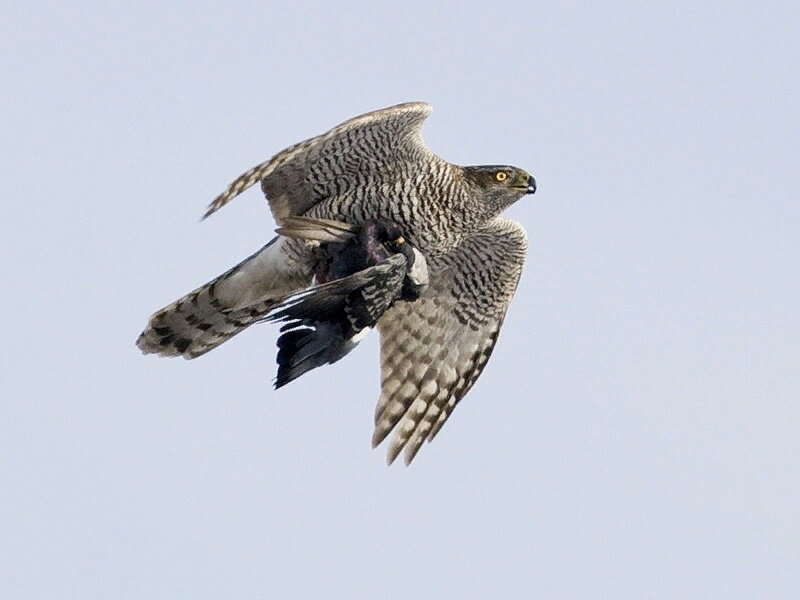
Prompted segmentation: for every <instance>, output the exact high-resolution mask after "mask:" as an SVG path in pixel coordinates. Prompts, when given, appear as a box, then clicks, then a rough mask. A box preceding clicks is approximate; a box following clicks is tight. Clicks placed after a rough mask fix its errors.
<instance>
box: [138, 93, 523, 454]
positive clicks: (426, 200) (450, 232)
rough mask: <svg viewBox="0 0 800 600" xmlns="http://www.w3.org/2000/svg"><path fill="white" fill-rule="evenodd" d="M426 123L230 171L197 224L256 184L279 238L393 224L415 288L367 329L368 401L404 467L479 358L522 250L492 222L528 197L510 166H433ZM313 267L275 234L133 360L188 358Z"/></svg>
mask: <svg viewBox="0 0 800 600" xmlns="http://www.w3.org/2000/svg"><path fill="white" fill-rule="evenodd" d="M430 112H431V107H430V105H428V104H425V103H422V102H412V103H406V104H399V105H396V106H392V107H389V108H385V109H382V110H378V111H374V112H371V113H367V114H365V115H361V116H359V117H355V118H353V119H350V120H348V121H345V122H344V123H342V124H341V125H338V126H336V127H334V128H333V129H331V130H330V131H328V132H327V133H324V134H322V135H319V136H317V137H313V138H310V139H308V140H306V141H303V142H300V143H298V144H295V145H293V146H290V147H289V148H287V149H286V150H283V151H282V152H279V153H278V154H276V155H275V156H273V157H272V158H271V159H269V160H268V161H266V162H264V163H261V164H259V165H256V166H255V167H253V168H252V169H250V170H248V171H247V172H245V173H243V174H242V175H241V176H239V177H238V178H236V179H235V180H234V181H233V182H232V183H231V184H230V185H229V186H228V188H227V189H226V190H225V191H224V192H223V193H222V194H220V195H219V196H218V197H217V198H216V199H215V200H214V201H213V202H212V203H211V204H210V205H209V207H208V210H207V211H206V213H205V216H206V217H207V216H209V215H211V214H213V213H214V212H216V211H217V210H219V209H220V208H222V207H223V206H224V205H225V204H227V203H228V202H230V201H231V200H232V199H233V198H235V197H236V196H238V195H239V194H240V193H242V192H243V191H244V190H246V189H248V188H249V187H251V186H253V185H255V184H257V183H258V184H260V186H261V189H262V191H263V192H264V194H265V196H266V199H267V203H268V205H269V208H270V210H271V211H272V215H273V217H274V219H275V221H276V223H277V224H278V226H279V227H280V226H283V224H284V223H286V222H287V220H289V219H291V218H292V217H297V216H304V217H308V218H313V219H328V220H334V221H340V222H345V223H350V224H352V225H359V224H361V223H364V222H365V221H367V220H368V219H376V220H381V221H385V222H393V223H396V224H397V225H398V226H399V227H400V229H401V230H402V231H403V233H404V237H405V239H406V240H407V241H408V242H409V243H410V244H411V245H412V246H413V247H414V248H416V249H417V250H418V251H419V252H421V253H422V255H424V256H425V258H426V259H427V265H428V273H429V278H430V283H429V285H428V287H427V288H426V289H425V291H423V292H422V293H421V295H420V298H419V299H418V300H416V301H414V302H397V303H395V304H394V306H392V308H390V309H389V310H387V311H386V312H385V313H384V314H383V316H382V317H380V318H379V319H378V322H377V328H378V332H379V334H380V343H381V393H380V398H379V400H378V405H377V408H376V412H375V429H374V432H373V437H372V443H373V446H376V445H378V444H380V443H381V442H382V441H383V440H384V439H385V438H386V437H387V436H388V435H389V434H390V433H391V432H394V434H393V436H392V439H391V442H390V444H389V447H388V451H387V459H388V461H389V462H392V461H394V459H395V458H396V457H397V456H398V455H399V454H400V453H401V452H403V453H404V458H405V461H406V464H408V463H409V462H410V461H411V460H412V459H413V458H414V457H415V456H416V454H417V452H418V451H419V449H420V447H421V446H422V444H423V442H425V441H426V440H427V441H431V440H432V439H433V438H434V437H435V436H436V434H437V433H438V432H439V430H440V429H441V427H442V425H444V423H445V421H446V420H447V419H448V417H449V416H450V415H451V414H452V412H453V409H454V408H455V406H456V404H458V402H459V401H460V400H461V399H462V398H463V397H464V395H465V394H466V393H467V392H468V391H469V389H470V388H471V387H472V385H473V384H474V383H475V380H476V379H477V378H478V376H479V375H480V373H481V371H482V370H483V368H484V366H485V365H486V362H487V361H488V360H489V355H490V354H491V352H492V349H493V348H494V345H495V342H496V341H497V336H498V333H499V331H500V327H501V325H502V323H503V319H504V318H505V314H506V310H507V308H508V306H509V304H510V302H511V299H512V298H513V296H514V293H515V291H516V288H517V283H518V281H519V277H520V274H521V272H522V267H523V263H524V260H525V255H526V252H527V236H526V234H525V231H524V229H523V228H522V227H521V226H520V225H519V224H518V223H516V222H514V221H510V220H508V219H505V218H503V217H501V216H500V215H501V213H502V212H503V211H504V210H505V209H506V208H508V207H509V206H510V205H511V204H513V203H515V202H516V201H517V200H519V199H520V198H522V197H523V196H525V195H526V194H532V193H534V192H535V191H536V181H535V180H534V178H533V177H532V176H531V175H529V174H528V173H527V172H526V171H524V170H522V169H520V168H518V167H513V166H506V165H484V166H459V165H455V164H452V163H449V162H447V161H445V160H443V159H442V158H439V157H438V156H436V155H435V154H434V153H433V152H431V151H430V150H429V149H428V147H427V146H426V145H425V143H424V142H423V141H422V136H421V134H420V130H421V127H422V123H423V122H424V121H425V119H426V118H427V117H428V115H429V114H430ZM315 268H316V257H315V249H314V248H313V247H311V246H310V245H309V244H308V242H307V241H304V240H299V239H296V238H293V237H290V236H284V235H278V236H277V237H276V238H274V239H272V240H271V241H270V242H269V243H268V244H267V245H266V246H264V247H263V248H261V249H260V250H258V251H257V252H255V253H254V254H253V255H252V256H250V257H249V258H246V259H245V260H244V261H242V262H241V263H239V264H238V265H236V266H235V267H233V268H232V269H230V270H229V271H227V272H226V273H223V274H222V275H220V276H219V277H217V278H215V279H213V280H211V281H210V282H208V283H207V284H205V285H203V286H201V287H199V288H197V289H196V290H194V291H192V292H190V293H189V294H187V295H185V296H183V297H182V298H180V299H178V300H177V301H175V302H173V303H172V304H169V305H168V306H166V307H164V308H162V309H161V310H159V311H157V312H156V313H155V314H153V315H152V316H151V317H150V321H149V323H148V325H147V327H146V328H145V330H144V331H143V332H142V334H141V335H140V336H139V339H138V341H137V345H138V346H139V348H140V349H141V350H142V352H144V353H146V354H149V353H155V354H159V355H162V356H183V357H184V358H196V357H198V356H200V355H202V354H205V353H206V352H208V351H209V350H212V349H213V348H216V347H217V346H219V345H220V344H221V343H223V342H225V341H226V340H228V339H230V338H231V337H233V336H234V335H236V334H237V333H239V332H240V331H242V330H243V329H245V328H246V327H248V326H250V325H251V324H253V323H255V322H258V321H259V320H262V319H263V318H264V317H265V316H266V315H267V314H268V313H269V311H270V310H271V309H272V308H274V307H276V306H277V305H278V304H280V303H281V302H282V301H284V300H285V299H286V298H288V297H289V296H291V295H292V294H296V293H297V292H300V291H302V290H304V289H305V288H307V287H308V286H309V285H310V284H311V283H312V280H313V278H314V271H315Z"/></svg>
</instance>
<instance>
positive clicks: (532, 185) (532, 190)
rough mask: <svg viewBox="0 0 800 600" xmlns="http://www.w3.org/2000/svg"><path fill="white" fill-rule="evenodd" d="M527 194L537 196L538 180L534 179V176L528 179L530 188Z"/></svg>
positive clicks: (526, 191)
mask: <svg viewBox="0 0 800 600" xmlns="http://www.w3.org/2000/svg"><path fill="white" fill-rule="evenodd" d="M525 193H526V194H535V193H536V180H535V179H534V178H533V175H531V176H530V177H528V187H527V189H526V190H525Z"/></svg>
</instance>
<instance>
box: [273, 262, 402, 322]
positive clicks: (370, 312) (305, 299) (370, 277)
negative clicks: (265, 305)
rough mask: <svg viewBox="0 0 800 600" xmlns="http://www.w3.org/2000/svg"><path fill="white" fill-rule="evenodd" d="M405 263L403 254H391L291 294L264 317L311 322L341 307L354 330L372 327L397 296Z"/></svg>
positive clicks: (277, 320) (274, 319)
mask: <svg viewBox="0 0 800 600" xmlns="http://www.w3.org/2000/svg"><path fill="white" fill-rule="evenodd" d="M406 265H407V261H406V258H405V256H403V255H402V254H393V255H392V256H390V257H389V258H387V259H386V260H384V261H382V262H380V263H378V264H377V265H374V266H372V267H368V268H366V269H363V270H361V271H358V272H356V273H353V274H352V275H348V276H347V277H343V278H341V279H335V280H333V281H329V282H327V283H323V284H321V285H317V286H313V287H311V288H309V289H307V290H305V291H303V292H300V293H299V294H295V295H293V296H290V297H289V298H287V299H285V300H284V301H283V302H281V303H280V304H279V305H277V306H275V307H273V308H272V309H271V310H270V312H269V314H268V315H266V316H265V318H264V320H265V321H270V322H284V323H297V324H301V323H302V324H307V325H312V324H313V323H314V322H315V321H317V320H320V319H324V318H326V317H327V316H329V315H331V314H332V313H334V312H336V311H339V310H343V311H344V312H345V314H346V315H347V317H348V319H349V320H350V322H351V323H352V324H353V326H354V328H355V329H356V330H360V329H364V328H365V327H372V326H374V325H375V322H376V321H377V320H378V318H380V316H381V315H382V314H383V313H384V312H386V310H387V309H388V308H389V307H390V306H391V305H392V303H393V302H394V301H395V300H396V299H397V298H398V296H399V295H400V290H401V288H402V285H403V279H404V277H405V275H406Z"/></svg>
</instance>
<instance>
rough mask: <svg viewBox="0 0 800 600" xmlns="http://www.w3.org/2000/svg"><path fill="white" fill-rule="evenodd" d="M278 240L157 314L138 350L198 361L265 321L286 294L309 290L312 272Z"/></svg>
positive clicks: (138, 340)
mask: <svg viewBox="0 0 800 600" xmlns="http://www.w3.org/2000/svg"><path fill="white" fill-rule="evenodd" d="M278 239H280V240H285V238H276V240H278ZM276 240H272V242H270V243H269V244H267V245H266V246H265V247H264V248H262V249H261V250H259V251H258V252H257V253H255V254H254V255H253V256H251V257H250V258H247V259H246V260H244V261H243V262H241V263H240V264H238V265H237V266H235V267H234V268H233V269H231V270H230V271H228V272H227V273H224V274H222V275H220V276H219V277H217V278H216V279H214V280H212V281H209V282H208V283H207V284H205V285H203V286H201V287H199V288H197V289H196V290H194V291H192V292H190V293H188V294H186V295H185V296H184V297H183V298H180V299H179V300H176V301H175V302H173V303H172V304H170V305H168V306H165V307H164V308H162V309H161V310H159V311H158V312H156V313H155V314H153V316H151V317H150V321H149V322H148V324H147V327H146V328H145V330H144V331H143V332H142V333H141V335H140V336H139V339H137V340H136V345H137V346H138V347H139V349H140V350H141V351H142V352H143V353H144V354H159V355H161V356H183V357H184V358H187V359H189V358H196V357H198V356H201V355H202V354H205V353H206V352H208V351H209V350H213V349H214V348H216V347H217V346H219V345H220V344H222V343H223V342H225V341H227V340H229V339H230V338H232V337H233V336H234V335H236V334H237V333H239V332H240V331H242V330H244V329H245V328H247V327H249V326H250V325H252V324H253V323H255V322H256V321H258V320H260V319H262V318H263V317H264V316H265V315H266V314H267V313H268V312H269V310H270V309H271V308H272V307H273V306H275V305H276V304H278V303H279V302H280V301H281V300H282V299H284V298H285V297H286V296H287V295H289V294H291V293H292V292H294V291H296V290H297V289H298V288H303V287H305V286H307V285H308V284H309V283H310V280H311V272H310V269H308V268H307V267H306V266H305V265H304V264H303V263H302V261H292V260H288V258H287V255H286V253H285V252H283V251H282V248H281V246H282V244H281V243H278V244H276V243H274V242H275V241H276Z"/></svg>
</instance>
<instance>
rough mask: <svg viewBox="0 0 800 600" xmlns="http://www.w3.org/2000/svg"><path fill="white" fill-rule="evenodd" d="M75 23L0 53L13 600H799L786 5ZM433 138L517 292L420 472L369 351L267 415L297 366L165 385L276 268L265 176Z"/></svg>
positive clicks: (796, 291) (791, 62)
mask: <svg viewBox="0 0 800 600" xmlns="http://www.w3.org/2000/svg"><path fill="white" fill-rule="evenodd" d="M699 4H700V3H696V2H682V3H674V2H670V3H665V4H662V5H659V4H658V3H635V4H620V3H616V4H615V5H611V4H610V3H586V2H579V3H577V2H576V3H542V4H536V3H523V2H518V3H486V2H482V3H471V4H469V3H463V4H459V5H450V6H448V7H431V6H429V5H428V4H427V3H402V4H401V3H392V4H388V3H387V4H383V3H381V4H378V3H337V5H334V3H314V4H311V3H310V4H305V5H302V4H298V5H296V6H292V7H288V6H287V3H283V2H281V3H269V2H262V3H253V2H248V3H241V4H238V5H236V4H235V3H219V4H216V5H215V4H211V3H144V2H141V3H114V2H112V3H104V5H103V4H101V3H90V2H77V3H55V2H42V3H32V2H15V3H11V5H6V6H5V8H4V9H3V11H2V12H3V14H2V18H0V22H1V23H2V24H1V25H0V28H2V36H0V46H2V47H1V48H0V49H1V50H2V55H3V63H4V66H3V69H2V70H1V71H0V83H2V89H3V93H2V94H0V114H1V115H2V119H1V120H0V127H1V128H2V138H3V140H4V143H3V145H2V147H3V159H2V161H1V162H0V164H1V165H2V166H0V170H1V172H0V185H2V197H3V198H4V202H3V215H4V216H3V219H2V238H3V240H4V244H5V252H4V253H3V254H4V257H3V265H4V267H3V270H4V272H5V281H6V282H7V285H6V290H5V292H4V299H3V306H4V307H5V312H6V334H5V336H4V348H5V349H4V352H3V363H2V368H3V372H4V373H3V380H4V389H5V391H6V393H4V394H3V399H2V413H1V414H0V453H1V454H0V456H1V458H0V505H2V511H1V512H0V518H2V521H3V523H2V536H0V538H2V541H1V542H0V548H2V555H0V596H2V597H3V598H4V599H5V598H8V599H23V598H24V599H31V598H81V599H83V598H119V599H127V598H147V599H161V598H163V599H175V598H321V597H338V598H354V599H358V598H386V599H393V598H458V599H464V598H523V597H524V598H530V597H533V598H547V599H586V598H609V599H612V598H613V599H621V598H631V599H637V600H639V599H642V598H670V599H672V598H698V599H699V598H702V599H706V598H725V599H726V600H727V599H731V598H743V599H744V598H746V599H752V598H771V599H775V598H780V599H783V598H786V599H789V598H796V597H797V590H798V589H800V518H798V506H799V505H800V443H799V442H798V440H799V439H800V408H798V400H799V399H800V360H799V359H800V352H799V351H798V340H799V339H800V317H798V307H800V235H798V230H799V228H800V208H798V189H800V164H799V163H800V152H799V151H798V150H799V149H800V145H799V144H798V142H799V141H800V122H799V118H798V106H799V105H800V93H798V80H800V74H799V73H798V64H800V51H799V50H798V39H800V17H799V16H798V11H797V5H796V3H790V2H786V3H774V4H771V3H754V4H752V5H747V4H744V3H739V2H724V3H723V2H719V3H703V6H699ZM409 100H425V101H428V102H430V103H432V104H433V106H434V109H435V111H434V113H433V115H432V116H431V118H430V119H429V120H428V122H427V123H426V126H425V129H424V134H425V138H426V140H427V142H428V144H429V145H430V146H431V148H432V149H433V150H434V151H435V152H437V153H438V154H440V155H441V156H443V157H445V158H447V159H449V160H452V161H453V162H457V163H461V164H481V163H510V164H515V165H518V166H520V167H523V168H525V169H528V170H529V171H530V172H532V173H533V174H535V176H536V178H537V180H538V182H539V192H538V193H537V194H536V195H535V196H533V197H526V198H525V199H523V200H522V201H521V202H519V203H518V204H517V205H516V206H514V207H513V208H512V209H511V210H510V211H509V213H508V214H509V215H510V216H511V217H513V218H515V219H518V220H519V221H521V222H522V223H523V225H524V226H525V227H526V229H527V230H528V233H529V236H530V239H531V251H530V256H529V261H528V264H527V266H526V270H525V273H524V275H523V279H522V282H521V285H520V288H519V291H518V294H517V297H516V300H515V301H514V304H513V305H512V307H511V310H510V312H509V315H508V319H507V320H506V324H505V327H504V331H503V334H502V335H501V337H500V341H499V344H498V346H497V350H496V351H495V354H494V356H493V358H492V360H491V362H490V363H489V365H488V367H487V369H486V371H485V373H484V375H483V377H482V378H481V379H480V381H479V382H478V384H477V385H476V386H475V388H474V389H473V391H472V392H471V393H470V394H469V395H468V396H467V398H466V400H465V401H464V402H462V403H461V405H460V406H459V408H458V409H457V410H456V412H455V414H454V416H453V418H452V419H451V420H450V422H449V423H448V424H447V426H446V427H445V428H444V429H443V430H442V433H441V434H440V436H439V437H438V438H437V439H436V441H435V443H433V444H431V445H427V446H426V447H424V448H423V449H422V451H421V453H420V455H419V456H418V458H417V460H416V462H415V463H414V464H413V466H412V467H411V468H408V469H406V468H404V467H402V466H401V465H396V466H395V467H393V468H386V466H385V464H384V450H383V449H381V450H378V451H372V450H370V447H369V439H370V435H371V420H372V413H373V408H374V403H375V400H376V398H377V389H378V358H377V338H376V336H372V337H371V338H370V339H368V340H367V341H365V342H364V343H363V344H362V346H361V347H360V348H359V349H358V350H357V351H356V352H355V353H354V354H353V355H351V356H350V357H348V359H347V360H345V361H342V362H341V363H339V364H337V365H335V366H333V367H329V368H326V369H320V370H317V371H316V372H314V373H312V374H310V375H308V376H306V377H304V378H302V379H301V380H300V381H298V382H297V383H294V384H292V385H290V386H288V387H287V388H285V389H284V390H281V391H280V392H279V393H276V392H273V391H272V390H271V387H270V380H271V378H272V377H273V376H274V353H275V350H274V343H275V339H276V331H275V329H274V328H270V327H266V326H264V327H254V328H251V330H249V331H247V332H246V333H244V334H242V335H241V336H239V337H237V338H236V339H235V340H233V341H231V342H229V343H227V344H225V345H224V346H222V347H221V348H219V349H218V350H217V351H215V352H213V353H211V354H209V355H207V356H205V357H203V358H201V359H199V360H196V361H191V362H185V361H182V360H167V359H155V358H152V357H142V356H141V355H140V354H139V352H138V350H137V349H136V348H135V346H134V340H135V339H136V336H137V334H138V333H139V331H140V330H141V328H142V327H143V326H144V324H145V322H146V319H147V317H148V315H149V314H150V313H151V312H152V311H153V310H155V309H157V308H159V307H161V306H162V305H164V304H165V303H167V302H169V301H171V300H173V299H175V298H176V297H178V296H179V295H181V294H183V293H185V292H186V291H188V290H190V289H191V288H193V287H195V286H196V285H198V284H200V283H203V282H205V281H206V280H208V279H209V278H211V277H212V276H214V275H216V274H218V273H220V272H221V271H223V270H224V269H227V268H228V267H229V266H231V265H232V264H234V263H236V262H237V261H238V260H239V259H241V258H243V257H244V256H246V255H247V254H248V253H249V252H251V251H252V250H254V249H256V248H258V247H259V246H260V245H262V244H263V243H264V242H265V241H266V240H267V239H268V238H269V237H270V236H271V232H272V229H273V227H274V223H273V222H272V220H271V217H270V216H269V213H268V211H267V210H266V208H265V205H264V202H263V199H262V198H261V197H260V195H259V193H258V192H257V191H256V190H253V191H250V192H248V193H247V194H245V195H244V196H243V197H242V198H240V199H238V200H237V201H236V202H234V203H233V204H232V205H231V206H229V207H226V208H225V209H224V210H223V211H221V212H220V213H219V214H218V215H215V216H214V217H213V218H212V219H209V220H208V221H207V222H203V223H200V222H198V219H199V216H200V215H201V213H202V211H203V208H204V206H205V205H206V203H207V202H208V201H209V200H211V199H212V198H213V197H214V196H215V195H216V194H217V193H218V192H220V191H221V190H222V189H223V188H224V186H225V185H226V184H227V183H228V182H229V181H230V180H231V179H232V178H234V177H235V176H237V175H238V174H239V173H240V172H242V171H243V170H245V169H247V168H249V167H251V166H252V165H254V164H256V163H258V162H260V161H261V160H264V159H265V158H267V157H268V156H270V155H272V154H273V153H275V152H277V151H278V150H281V149H282V148H284V147H285V146H287V145H289V144H291V143H293V142H296V141H299V140H301V139H303V138H306V137H309V136H312V135H315V134H317V133H321V132H322V131H324V130H326V129H327V128H329V127H331V126H333V125H335V124H337V123H338V122H340V121H342V120H344V119H346V118H348V117H351V116H354V115H356V114H359V113H361V112H364V111H367V110H372V109H376V108H380V107H383V106H387V105H390V104H394V103H397V102H402V101H409Z"/></svg>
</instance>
